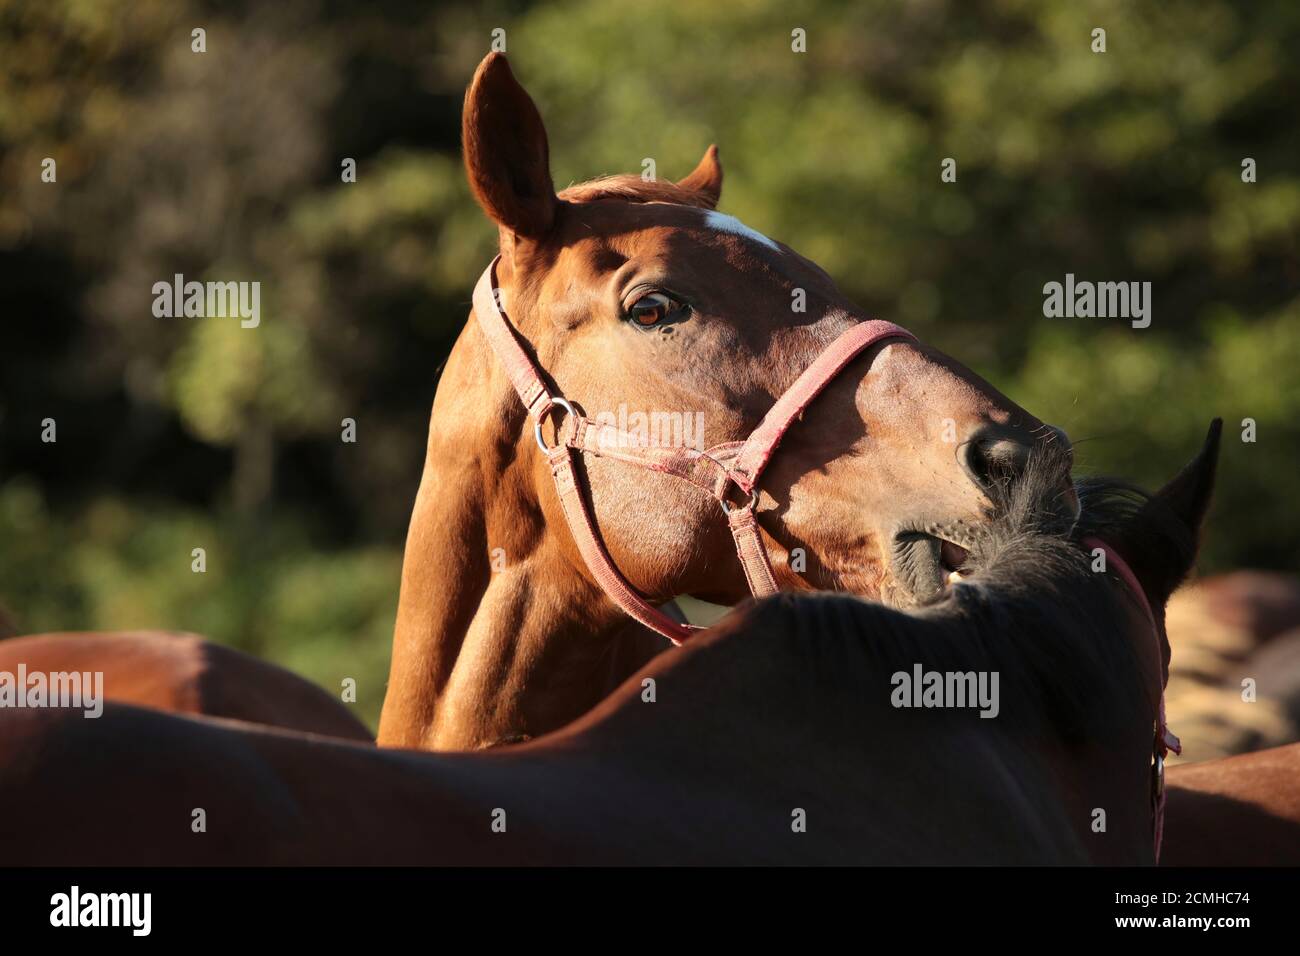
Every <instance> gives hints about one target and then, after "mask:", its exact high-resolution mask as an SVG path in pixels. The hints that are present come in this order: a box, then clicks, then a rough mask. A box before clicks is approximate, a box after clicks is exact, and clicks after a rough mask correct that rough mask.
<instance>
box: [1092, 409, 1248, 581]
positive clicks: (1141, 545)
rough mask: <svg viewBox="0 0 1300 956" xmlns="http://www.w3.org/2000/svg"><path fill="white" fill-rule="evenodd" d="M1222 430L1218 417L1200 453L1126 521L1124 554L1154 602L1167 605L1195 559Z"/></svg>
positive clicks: (1217, 460)
mask: <svg viewBox="0 0 1300 956" xmlns="http://www.w3.org/2000/svg"><path fill="white" fill-rule="evenodd" d="M1222 433H1223V419H1221V418H1216V419H1215V420H1214V421H1213V422H1211V423H1210V430H1209V432H1208V433H1207V434H1206V436H1205V444H1204V445H1202V446H1201V450H1200V452H1198V453H1197V455H1196V457H1195V458H1193V459H1192V460H1191V461H1190V462H1189V463H1188V464H1187V465H1186V466H1184V467H1183V469H1182V470H1181V471H1180V472H1179V473H1178V474H1177V475H1175V476H1174V478H1173V480H1171V481H1170V482H1169V483H1168V484H1167V485H1165V486H1164V487H1163V488H1161V489H1160V490H1159V491H1157V492H1156V493H1155V494H1154V495H1152V496H1151V499H1150V500H1149V501H1148V502H1147V503H1146V504H1145V505H1143V506H1142V508H1141V509H1140V510H1139V511H1138V513H1137V514H1136V515H1135V516H1134V517H1133V518H1132V519H1131V520H1130V521H1128V522H1126V523H1125V528H1124V533H1123V538H1124V541H1123V543H1122V545H1120V550H1121V553H1122V554H1124V555H1125V557H1126V558H1127V559H1128V561H1129V564H1130V565H1131V566H1132V567H1133V571H1134V573H1135V574H1137V576H1138V579H1139V580H1140V581H1141V582H1142V584H1143V586H1144V587H1145V588H1146V591H1147V596H1148V597H1149V598H1150V599H1151V600H1152V603H1153V604H1159V605H1162V606H1163V604H1164V603H1165V602H1166V601H1168V600H1169V596H1170V595H1171V594H1173V593H1174V591H1175V590H1176V589H1177V588H1178V585H1180V584H1181V583H1182V582H1183V579H1184V578H1186V577H1187V575H1188V573H1189V572H1190V571H1191V570H1192V565H1193V564H1194V563H1195V561H1196V552H1197V551H1198V550H1199V548H1200V543H1201V524H1202V522H1203V521H1204V520H1205V513H1206V511H1207V510H1208V509H1209V506H1210V497H1211V495H1212V493H1213V491H1214V476H1215V472H1216V470H1217V468H1218V463H1219V440H1220V436H1221V435H1222ZM1117 544H1119V542H1117Z"/></svg>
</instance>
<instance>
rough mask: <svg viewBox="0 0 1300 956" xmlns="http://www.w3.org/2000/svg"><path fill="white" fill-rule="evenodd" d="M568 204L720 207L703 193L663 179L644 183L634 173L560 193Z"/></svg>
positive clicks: (612, 177)
mask: <svg viewBox="0 0 1300 956" xmlns="http://www.w3.org/2000/svg"><path fill="white" fill-rule="evenodd" d="M559 195H560V198H561V199H562V200H564V201H565V202H574V203H581V202H597V201H599V200H602V199H618V200H622V201H623V202H633V203H650V202H668V203H675V204H676V205H679V206H696V207H698V208H700V209H713V208H714V207H715V206H716V205H717V203H716V201H715V199H714V198H713V196H712V195H711V194H709V193H706V192H705V191H703V190H700V189H691V188H689V187H686V186H681V185H678V184H677V183H675V182H672V181H670V180H664V179H649V180H646V179H642V178H641V177H640V176H637V175H634V174H631V173H621V174H619V175H615V176H600V177H598V178H596V179H592V180H589V181H588V182H585V183H576V184H575V185H572V186H569V187H568V188H567V189H564V190H563V191H561V192H560V194H559Z"/></svg>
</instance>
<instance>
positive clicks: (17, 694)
mask: <svg viewBox="0 0 1300 956" xmlns="http://www.w3.org/2000/svg"><path fill="white" fill-rule="evenodd" d="M0 707H14V708H25V707H30V708H36V707H61V708H71V709H77V710H82V711H84V712H85V713H84V716H86V717H90V718H95V717H99V716H100V715H102V714H103V713H104V672H103V671H94V672H92V671H85V672H82V671H71V672H69V671H54V672H52V673H48V674H47V673H45V672H44V671H31V672H28V670H27V665H26V664H19V665H18V673H16V674H15V673H14V672H13V671H0Z"/></svg>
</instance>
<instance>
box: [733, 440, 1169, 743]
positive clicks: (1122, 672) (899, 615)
mask: <svg viewBox="0 0 1300 956" xmlns="http://www.w3.org/2000/svg"><path fill="white" fill-rule="evenodd" d="M1059 454H1060V453H1059V452H1056V451H1053V450H1051V449H1050V448H1049V449H1048V450H1047V452H1046V453H1044V454H1040V455H1038V456H1037V457H1036V459H1035V460H1031V463H1030V466H1029V469H1028V471H1027V472H1026V473H1025V474H1024V475H1023V477H1022V478H1020V479H1019V480H1017V481H1016V482H1015V483H1009V484H1008V485H1007V486H1005V487H1004V488H1003V489H1002V490H1001V491H998V492H995V495H994V497H995V502H996V504H995V514H994V515H993V516H992V520H991V521H990V522H989V523H988V524H987V525H986V526H983V527H982V528H981V529H980V530H978V531H977V532H976V539H975V540H974V541H973V542H972V547H971V548H970V549H969V559H968V563H967V567H968V568H969V569H971V574H970V575H969V577H967V578H966V579H964V580H963V581H962V583H960V584H957V585H954V586H952V587H950V588H947V589H945V591H944V593H943V594H942V595H941V596H940V597H939V598H937V599H936V600H935V601H934V602H932V603H930V604H928V605H926V606H924V607H922V608H918V609H915V610H912V611H900V610H897V609H893V608H889V607H886V606H884V605H881V604H877V603H873V602H870V601H866V600H863V599H859V598H856V597H851V596H849V595H838V594H813V595H807V594H782V595H778V596H776V597H774V598H772V599H769V600H768V601H764V602H761V603H759V604H755V605H752V606H751V607H750V609H749V610H748V611H746V612H742V614H740V615H738V616H737V617H736V619H734V620H733V621H732V622H730V623H729V624H727V625H723V626H724V627H728V629H730V628H732V627H734V628H735V629H736V630H737V631H752V630H755V629H757V630H760V631H768V632H769V633H771V632H774V631H775V632H780V633H781V634H782V635H783V636H784V637H785V638H786V640H785V641H783V642H782V646H783V647H786V648H788V649H789V653H791V654H793V655H799V656H801V657H803V658H804V659H803V660H802V661H801V663H803V664H806V665H807V666H808V667H812V668H815V669H816V671H817V672H818V673H824V674H827V675H830V676H831V677H832V679H834V680H836V681H843V682H847V683H846V684H845V685H844V686H846V688H847V687H850V686H852V687H856V688H857V693H860V694H861V693H867V694H870V695H871V696H872V697H873V698H874V699H876V700H877V701H879V702H881V703H882V704H883V706H884V710H890V709H891V708H889V707H888V699H889V697H888V695H889V690H890V686H891V685H890V684H889V681H890V677H891V675H892V674H894V673H896V672H899V671H903V672H907V673H909V674H910V673H911V672H912V668H913V666H914V665H916V664H921V665H922V667H923V668H924V670H926V671H941V672H953V671H958V672H970V671H974V672H977V673H978V672H992V671H996V672H997V673H998V675H999V684H1000V686H999V696H1000V698H1001V713H1000V714H999V719H998V720H995V721H991V722H990V723H992V724H996V725H999V726H1000V728H1001V729H1003V730H1008V729H1010V730H1012V731H1013V732H1015V731H1024V732H1025V733H1028V734H1037V733H1041V732H1050V733H1052V734H1054V735H1059V736H1060V737H1062V738H1063V739H1065V740H1067V741H1069V742H1071V743H1072V744H1074V745H1082V744H1084V743H1085V742H1087V741H1089V740H1092V741H1095V740H1104V739H1108V737H1109V735H1111V734H1112V733H1115V732H1119V731H1121V730H1122V729H1123V728H1124V727H1125V726H1131V721H1132V718H1133V712H1134V708H1135V707H1145V708H1148V709H1149V710H1148V712H1154V710H1153V709H1154V707H1155V704H1156V699H1155V697H1154V688H1153V684H1152V678H1151V675H1149V674H1145V673H1144V669H1143V668H1142V667H1141V666H1140V665H1139V658H1138V647H1139V646H1140V645H1139V642H1140V641H1143V640H1150V639H1151V638H1150V637H1146V636H1144V635H1142V634H1140V633H1139V632H1138V629H1143V630H1149V625H1148V624H1147V623H1146V620H1145V617H1144V615H1142V613H1141V612H1140V611H1139V610H1138V609H1137V606H1136V605H1135V604H1134V603H1133V602H1132V600H1131V598H1130V597H1129V596H1128V595H1127V593H1126V591H1125V590H1124V588H1123V587H1122V586H1121V585H1119V584H1117V583H1116V581H1115V580H1114V576H1113V575H1109V574H1098V573H1094V572H1093V570H1092V567H1091V564H1092V555H1091V554H1090V553H1089V552H1088V551H1085V550H1084V549H1083V548H1082V547H1081V545H1080V541H1081V539H1082V538H1084V537H1086V536H1089V535H1099V536H1101V537H1102V538H1103V539H1107V538H1106V536H1107V530H1108V529H1110V530H1114V529H1116V528H1119V527H1125V526H1127V527H1129V528H1130V529H1131V527H1132V525H1133V522H1135V521H1144V520H1146V517H1147V516H1149V515H1150V513H1151V511H1152V505H1154V504H1156V502H1154V500H1152V499H1150V498H1149V497H1148V496H1147V495H1146V494H1145V493H1143V492H1141V491H1140V490H1139V489H1137V488H1135V487H1134V486H1131V485H1128V484H1125V483H1122V482H1118V481H1113V480H1109V479H1089V480H1086V481H1082V482H1079V483H1078V484H1077V485H1076V491H1077V492H1078V494H1079V496H1080V505H1081V513H1080V517H1079V519H1078V520H1077V521H1076V522H1074V523H1073V524H1070V523H1068V522H1066V521H1064V520H1063V519H1062V518H1061V517H1059V515H1058V514H1056V513H1054V512H1052V511H1050V510H1049V509H1045V508H1044V507H1043V506H1042V503H1043V502H1044V501H1050V496H1051V495H1054V494H1059V493H1060V491H1061V488H1060V478H1059V476H1060V475H1061V474H1062V470H1061V469H1062V467H1063V466H1062V463H1061V461H1060V459H1059V457H1058V456H1059ZM1148 525H1149V526H1144V527H1143V531H1144V532H1149V533H1152V534H1156V535H1159V538H1157V542H1156V547H1159V548H1164V549H1168V550H1169V551H1170V553H1171V558H1170V560H1171V561H1177V560H1183V559H1184V558H1187V559H1188V561H1189V562H1190V557H1189V556H1188V551H1189V550H1190V549H1191V548H1192V544H1191V540H1190V535H1184V536H1182V537H1179V536H1178V535H1177V534H1176V533H1175V529H1174V527H1173V523H1172V522H1160V521H1154V522H1148ZM1162 532H1168V533H1167V534H1164V533H1162ZM1184 566H1185V565H1184ZM1153 610H1155V611H1156V613H1157V614H1159V613H1160V611H1161V610H1162V609H1161V608H1160V607H1156V608H1154V609H1153ZM809 656H811V657H812V658H813V660H809V659H808V658H809ZM911 714H912V715H915V716H917V717H918V719H920V720H927V719H929V720H935V721H945V720H957V721H968V720H970V719H975V721H976V723H981V722H982V721H980V720H979V719H978V717H977V715H976V712H975V711H974V710H969V711H953V710H931V711H913V712H911Z"/></svg>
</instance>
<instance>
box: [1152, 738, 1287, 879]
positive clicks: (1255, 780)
mask: <svg viewBox="0 0 1300 956" xmlns="http://www.w3.org/2000/svg"><path fill="white" fill-rule="evenodd" d="M1160 863H1161V865H1162V866H1300V743H1296V744H1289V745H1287V746H1285V747H1273V748H1271V749H1268V750H1260V751H1257V752H1255V753H1250V754H1240V755H1238V756H1235V757H1224V758H1221V759H1219V760H1206V761H1203V762H1201V763H1190V764H1180V765H1178V766H1176V767H1172V768H1170V770H1169V809H1168V817H1167V821H1166V824H1165V852H1164V854H1163V855H1162V857H1161V860H1160Z"/></svg>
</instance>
